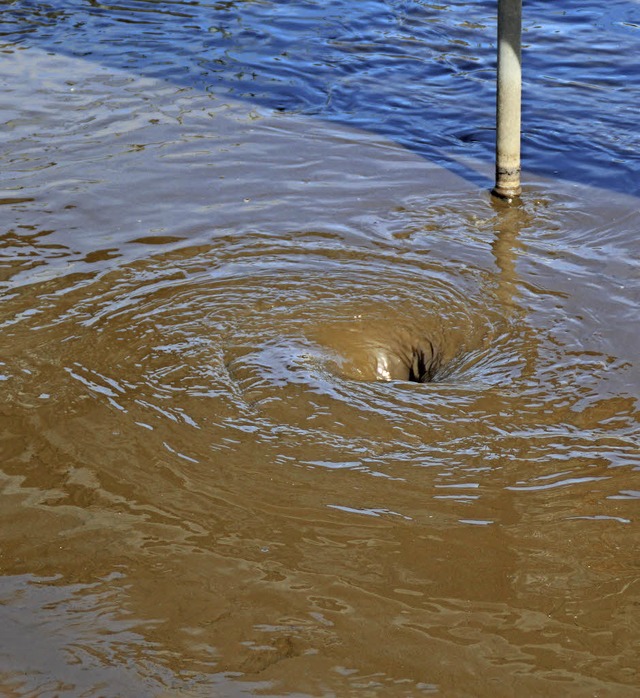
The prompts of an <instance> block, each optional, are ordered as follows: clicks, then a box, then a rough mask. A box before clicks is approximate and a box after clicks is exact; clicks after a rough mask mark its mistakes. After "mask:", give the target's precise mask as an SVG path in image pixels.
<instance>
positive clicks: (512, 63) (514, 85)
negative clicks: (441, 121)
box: [492, 0, 522, 201]
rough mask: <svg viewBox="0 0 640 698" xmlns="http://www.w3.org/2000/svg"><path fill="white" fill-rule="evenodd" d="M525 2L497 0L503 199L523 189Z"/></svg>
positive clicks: (499, 170)
mask: <svg viewBox="0 0 640 698" xmlns="http://www.w3.org/2000/svg"><path fill="white" fill-rule="evenodd" d="M521 34H522V0H498V80H497V83H498V84H497V100H496V185H495V187H494V188H493V192H492V193H493V194H495V196H498V197H500V198H501V199H507V200H508V201H511V200H512V199H514V198H516V197H518V196H519V195H520V192H521V187H520V103H521V95H522V67H521V61H520V55H521V49H520V45H521V38H520V37H521Z"/></svg>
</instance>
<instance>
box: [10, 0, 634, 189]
mask: <svg viewBox="0 0 640 698" xmlns="http://www.w3.org/2000/svg"><path fill="white" fill-rule="evenodd" d="M0 7H2V17H1V19H0V40H1V41H2V42H3V43H4V45H5V52H6V51H9V52H11V47H13V46H15V45H19V46H22V47H27V46H35V47H38V48H40V49H43V50H46V51H50V52H55V53H60V54H64V55H67V56H75V57H82V58H83V59H85V60H90V61H95V62H98V63H100V64H103V65H108V66H110V67H116V68H119V69H124V70H127V71H130V72H135V73H138V74H140V75H144V76H150V77H153V78H158V79H162V80H166V81H169V82H171V83H174V84H178V85H184V86H188V87H192V88H196V89H198V90H202V91H208V92H211V93H214V94H215V95H216V96H217V97H222V98H224V97H229V98H231V99H234V100H236V101H239V100H241V101H247V102H250V103H252V104H255V105H259V106H260V107H263V108H265V109H269V110H272V111H274V112H281V113H298V114H304V115H310V116H313V117H315V118H320V119H324V120H328V121H332V122H336V123H340V124H348V125H349V126H352V127H357V128H359V129H363V130H368V131H371V132H375V133H378V134H380V135H383V136H384V137H386V138H388V139H391V140H394V141H396V142H397V143H400V144H401V145H403V146H404V147H407V148H409V149H410V150H412V151H413V152H415V153H417V154H419V155H421V156H422V157H425V158H428V159H432V160H434V161H435V162H437V163H438V164H440V165H442V166H444V167H447V168H449V169H450V170H452V171H453V172H455V173H456V174H458V175H459V176H462V177H464V178H466V179H467V180H468V181H470V182H472V183H473V184H475V185H477V186H478V187H481V188H483V189H487V188H489V187H490V186H491V185H492V182H491V181H490V180H488V179H487V177H486V176H485V175H482V174H479V173H478V172H477V171H476V170H474V169H472V168H469V167H467V166H465V165H464V164H463V163H462V162H461V157H465V158H466V157H471V158H474V159H477V160H481V161H483V162H486V163H489V162H492V160H493V148H494V118H495V106H494V99H495V98H494V81H495V38H494V37H495V13H496V3H495V2H493V0H476V1H474V2H459V3H453V4H446V5H442V4H434V3H428V2H424V1H421V2H409V1H407V0H367V1H366V2H359V3H349V2H347V1H346V0H332V2H329V3H325V2H318V1H317V0H299V1H297V2H289V3H282V2H273V1H272V0H263V1H260V2H256V1H254V0H244V1H238V0H229V1H226V2H222V1H216V2H213V1H212V0H209V1H207V2H205V1H202V2H193V1H186V0H174V1H172V2H169V1H166V2H158V1H155V0H154V1H150V0H132V1H131V2H127V3H126V4H125V3H121V2H105V3H102V2H97V0H71V1H69V0H51V1H49V2H43V1H38V0H25V1H21V2H15V1H14V0H0ZM636 8H637V6H636V5H635V4H631V3H629V2H622V1H617V2H613V3H607V5H606V7H604V6H601V5H600V4H599V3H595V2H593V1H592V2H590V3H587V4H586V5H584V4H583V5H581V7H580V9H576V10H572V11H570V12H569V11H567V12H565V11H560V10H557V9H556V8H555V6H554V4H553V3H545V2H542V1H541V0H538V1H535V2H529V3H527V6H526V8H525V11H524V37H523V39H524V47H523V50H524V66H523V69H524V76H523V77H524V90H523V117H524V118H523V124H524V126H523V162H524V164H525V168H526V169H527V170H529V171H531V172H534V173H537V174H541V175H544V176H551V177H561V178H564V179H567V180H571V181H576V182H580V183H583V184H589V185H595V186H598V187H601V188H606V189H611V190H617V191H621V192H625V193H628V194H634V195H637V194H638V193H639V192H640V185H639V183H638V181H637V179H635V178H634V176H633V173H634V171H637V168H638V152H639V151H640V147H639V144H638V135H637V128H636V127H635V125H634V120H633V118H632V116H633V115H632V114H631V113H630V108H629V105H630V104H632V103H634V102H636V101H637V93H638V89H639V88H640V77H639V76H640V72H639V71H638V70H637V60H636V58H635V57H634V56H636V55H637V48H638V25H637V23H636V22H635V18H634V13H635V10H636ZM7 47H8V48H7ZM72 82H73V76H72V75H70V76H69V83H70V84H71V83H72ZM634 94H635V95H636V97H634ZM559 113H561V114H562V119H556V118H555V115H556V114H559Z"/></svg>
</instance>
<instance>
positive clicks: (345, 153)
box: [0, 47, 640, 697]
mask: <svg viewBox="0 0 640 698" xmlns="http://www.w3.org/2000/svg"><path fill="white" fill-rule="evenodd" d="M7 56H8V59H9V60H7ZM70 75H72V76H73V80H72V81H71V82H72V83H73V84H70V80H69V76H70ZM2 76H3V80H4V84H5V87H4V91H5V97H4V98H3V99H4V105H5V108H6V109H5V111H4V112H3V116H2V119H3V123H4V124H5V126H4V129H5V134H4V137H3V142H4V144H5V149H4V151H3V155H2V158H3V159H2V163H3V164H2V168H3V178H4V180H5V189H4V192H5V193H4V194H3V197H4V198H3V199H2V201H0V204H1V206H0V215H1V216H2V237H1V238H0V254H1V258H2V267H1V274H2V305H1V306H0V326H1V329H2V331H1V333H0V362H1V363H0V374H1V375H0V378H1V379H2V380H1V382H0V389H1V391H2V392H1V395H2V401H1V403H0V420H1V422H0V434H1V439H2V441H1V444H2V445H1V449H2V464H1V467H0V481H1V483H2V494H1V495H0V517H1V529H0V530H1V533H0V538H1V544H2V547H1V549H0V572H1V573H2V577H0V599H1V602H2V603H1V605H0V618H1V623H0V692H2V694H3V695H7V696H166V697H168V696H176V697H177V696H184V697H186V696H193V697H195V696H240V695H274V696H303V695H305V696H306V695H308V696H320V695H323V696H324V695H327V696H329V695H335V696H349V695H354V696H355V695H358V696H382V695H384V696H387V695H388V696H414V695H442V696H505V697H507V696H516V695H520V696H559V695H562V696H576V697H578V696H612V697H613V696H616V697H617V696H622V697H626V696H637V695H639V691H640V679H639V675H638V669H639V662H640V660H639V659H638V657H639V656H640V581H639V575H640V545H639V542H640V541H639V538H638V507H639V504H640V482H639V477H638V470H639V469H640V449H639V428H638V423H639V411H638V395H639V389H640V369H639V364H638V360H637V355H638V329H637V328H638V319H639V318H638V307H639V301H640V287H639V284H638V281H639V279H640V275H639V265H638V235H639V231H640V213H639V208H638V199H637V198H635V197H633V196H626V195H623V194H619V193H615V192H613V191H612V190H607V191H605V190H603V189H597V188H593V187H589V186H587V185H583V184H578V183H576V182H561V181H556V180H549V179H545V178H542V177H539V176H534V175H532V174H529V175H528V176H527V178H526V186H525V192H524V195H523V200H522V204H521V206H519V207H513V208H509V207H506V206H504V205H502V204H499V203H495V202H492V201H491V198H490V197H489V195H488V194H487V191H486V189H483V188H482V187H478V186H477V185H476V184H475V183H473V182H472V181H470V180H469V179H463V178H461V177H459V176H458V175H457V174H455V173H454V172H453V171H452V168H450V167H449V168H445V167H442V166H441V165H440V164H437V163H435V162H433V161H431V160H429V159H427V158H425V157H422V156H420V155H418V154H416V153H415V152H412V151H411V150H409V149H406V148H404V147H402V146H401V145H399V144H397V143H395V142H393V141H391V140H389V139H387V138H384V137H382V136H380V135H376V134H375V133H372V132H371V131H364V130H358V129H356V128H349V127H348V126H346V125H338V124H335V123H329V122H326V121H321V120H319V119H315V118H312V117H310V116H305V115H300V114H294V115H287V114H280V113H277V112H275V113H274V112H273V111H272V110H269V109H266V108H264V107H261V106H259V105H252V104H250V103H247V102H245V101H234V100H232V99H230V98H228V97H225V98H216V97H215V96H211V95H206V94H203V93H202V92H201V91H199V90H195V89H187V88H185V87H183V86H176V85H173V84H170V83H166V82H161V81H159V80H156V79H154V78H151V77H142V76H140V75H135V74H132V73H129V72H126V71H123V70H119V69H116V68H114V67H108V66H104V65H99V64H96V63H94V62H89V61H88V60H85V59H82V58H78V57H64V56H62V55H53V54H51V53H48V52H46V51H43V50H39V49H37V48H35V47H31V48H28V49H23V48H16V47H14V48H12V49H11V50H9V51H8V53H7V54H5V58H3V64H2ZM7 95H8V96H7ZM8 101H10V104H8ZM9 111H12V113H13V115H12V116H11V117H10V116H9V115H8V112H9ZM461 167H464V168H465V169H466V170H469V171H475V172H477V173H478V177H479V178H484V179H487V178H488V177H489V175H490V162H481V161H479V160H474V159H467V160H465V161H464V162H462V164H461ZM420 379H422V380H420Z"/></svg>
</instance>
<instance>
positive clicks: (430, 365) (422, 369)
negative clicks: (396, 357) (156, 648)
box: [407, 342, 441, 383]
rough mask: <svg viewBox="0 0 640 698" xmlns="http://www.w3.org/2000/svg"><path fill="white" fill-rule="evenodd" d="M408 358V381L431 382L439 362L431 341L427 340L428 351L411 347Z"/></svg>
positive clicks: (438, 367)
mask: <svg viewBox="0 0 640 698" xmlns="http://www.w3.org/2000/svg"><path fill="white" fill-rule="evenodd" d="M410 359H411V361H410V364H409V375H408V377H407V380H408V381H410V382H411V383H432V382H433V381H434V380H435V378H436V375H437V373H438V370H439V369H440V363H441V362H440V357H439V356H438V354H437V353H436V351H435V349H434V347H433V344H431V342H429V349H428V351H425V350H423V349H417V348H415V347H414V348H412V350H411V353H410Z"/></svg>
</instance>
